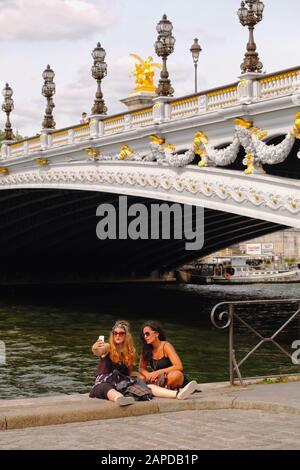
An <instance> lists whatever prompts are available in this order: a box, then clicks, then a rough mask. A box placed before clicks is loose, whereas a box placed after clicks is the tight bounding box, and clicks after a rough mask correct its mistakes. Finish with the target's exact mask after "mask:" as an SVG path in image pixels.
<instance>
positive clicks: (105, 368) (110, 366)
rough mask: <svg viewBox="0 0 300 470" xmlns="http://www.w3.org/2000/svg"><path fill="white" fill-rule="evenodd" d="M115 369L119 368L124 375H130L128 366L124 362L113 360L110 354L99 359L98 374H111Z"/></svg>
mask: <svg viewBox="0 0 300 470" xmlns="http://www.w3.org/2000/svg"><path fill="white" fill-rule="evenodd" d="M114 369H117V370H118V371H119V372H121V373H122V374H124V375H129V370H128V367H127V366H126V365H125V364H123V363H122V362H120V363H118V364H117V363H115V362H113V361H112V360H111V358H110V355H109V354H107V356H105V357H103V358H102V359H101V360H100V361H99V363H98V366H97V371H96V376H97V375H101V374H110V373H111V372H112V371H113V370H114Z"/></svg>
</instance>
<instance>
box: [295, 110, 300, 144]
mask: <svg viewBox="0 0 300 470" xmlns="http://www.w3.org/2000/svg"><path fill="white" fill-rule="evenodd" d="M295 126H296V127H295V128H294V132H295V137H296V139H300V113H297V114H296V118H295Z"/></svg>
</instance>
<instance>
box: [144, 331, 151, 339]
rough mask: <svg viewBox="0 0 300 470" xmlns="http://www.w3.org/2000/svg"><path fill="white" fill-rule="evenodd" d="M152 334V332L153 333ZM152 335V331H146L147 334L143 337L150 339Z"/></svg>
mask: <svg viewBox="0 0 300 470" xmlns="http://www.w3.org/2000/svg"><path fill="white" fill-rule="evenodd" d="M151 333H152V331H151ZM151 333H150V331H146V332H145V333H143V336H144V337H145V338H149V336H150V335H151Z"/></svg>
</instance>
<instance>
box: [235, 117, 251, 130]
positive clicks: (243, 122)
mask: <svg viewBox="0 0 300 470" xmlns="http://www.w3.org/2000/svg"><path fill="white" fill-rule="evenodd" d="M234 122H235V125H236V126H241V127H245V128H246V129H251V127H253V122H252V121H246V120H245V119H243V118H236V119H235V120H234Z"/></svg>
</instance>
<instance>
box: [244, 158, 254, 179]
mask: <svg viewBox="0 0 300 470" xmlns="http://www.w3.org/2000/svg"><path fill="white" fill-rule="evenodd" d="M243 164H244V165H245V166H247V168H246V170H245V171H244V173H245V174H246V175H252V174H253V172H254V161H253V155H252V153H247V154H246V157H245V159H244V160H243Z"/></svg>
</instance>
